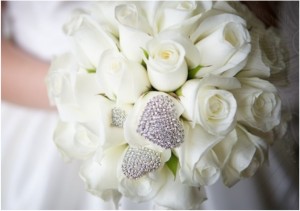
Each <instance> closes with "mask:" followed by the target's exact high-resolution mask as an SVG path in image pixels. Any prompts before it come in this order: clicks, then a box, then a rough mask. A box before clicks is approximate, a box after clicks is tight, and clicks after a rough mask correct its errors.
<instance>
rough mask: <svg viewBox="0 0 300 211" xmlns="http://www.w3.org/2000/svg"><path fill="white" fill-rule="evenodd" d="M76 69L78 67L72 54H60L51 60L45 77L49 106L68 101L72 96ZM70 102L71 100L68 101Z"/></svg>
mask: <svg viewBox="0 0 300 211" xmlns="http://www.w3.org/2000/svg"><path fill="white" fill-rule="evenodd" d="M78 69H79V68H78V65H77V63H76V60H75V58H74V57H73V56H72V54H69V53H66V54H62V55H59V56H56V57H55V58H54V59H53V60H52V62H51V66H50V68H49V71H48V74H47V77H46V85H47V91H48V97H49V99H50V101H51V104H55V102H56V101H57V100H68V99H70V96H72V95H73V94H72V93H73V88H72V87H73V85H74V82H75V80H76V79H75V78H76V74H77V71H78ZM68 96H69V97H68ZM66 98H67V99H66ZM70 101H73V100H72V99H70Z"/></svg>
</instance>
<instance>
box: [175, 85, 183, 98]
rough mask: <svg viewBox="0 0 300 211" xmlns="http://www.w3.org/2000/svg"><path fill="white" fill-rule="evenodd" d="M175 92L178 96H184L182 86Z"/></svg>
mask: <svg viewBox="0 0 300 211" xmlns="http://www.w3.org/2000/svg"><path fill="white" fill-rule="evenodd" d="M175 93H176V95H177V96H178V97H179V96H183V94H182V89H181V87H180V88H179V89H177V90H176V91H175Z"/></svg>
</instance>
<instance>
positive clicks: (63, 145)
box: [53, 121, 100, 161]
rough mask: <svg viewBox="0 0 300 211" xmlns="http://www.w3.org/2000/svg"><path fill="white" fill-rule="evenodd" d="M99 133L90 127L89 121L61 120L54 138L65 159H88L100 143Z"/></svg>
mask: <svg viewBox="0 0 300 211" xmlns="http://www.w3.org/2000/svg"><path fill="white" fill-rule="evenodd" d="M97 135H98V134H96V133H94V132H93V131H92V130H91V129H89V125H88V124H87V123H65V122H62V121H59V122H58V124H57V126H56V129H55V131H54V136H53V140H54V143H55V144H56V147H57V148H58V150H59V151H60V153H61V155H62V156H63V158H64V160H65V161H69V160H70V159H73V158H75V159H87V158H89V157H91V156H92V155H93V154H94V152H95V151H96V149H97V147H98V145H99V144H100V141H99V138H98V136H97Z"/></svg>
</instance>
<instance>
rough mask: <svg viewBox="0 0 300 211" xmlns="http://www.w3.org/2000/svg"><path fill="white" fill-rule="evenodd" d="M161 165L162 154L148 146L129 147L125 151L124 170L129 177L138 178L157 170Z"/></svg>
mask: <svg viewBox="0 0 300 211" xmlns="http://www.w3.org/2000/svg"><path fill="white" fill-rule="evenodd" d="M160 165H161V161H160V154H159V153H158V152H156V151H154V150H152V149H149V148H146V147H139V148H133V147H129V148H128V150H127V152H126V153H125V156H124V159H123V163H122V171H123V173H124V175H125V176H126V177H127V178H129V179H138V178H140V177H142V176H144V175H145V174H147V173H149V172H151V171H155V170H156V169H158V168H159V167H160Z"/></svg>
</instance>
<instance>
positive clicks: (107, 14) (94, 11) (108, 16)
mask: <svg viewBox="0 0 300 211" xmlns="http://www.w3.org/2000/svg"><path fill="white" fill-rule="evenodd" d="M121 3H122V2H116V1H100V2H94V4H93V5H92V7H91V8H90V14H91V16H92V17H93V18H95V20H96V21H97V22H98V23H99V24H100V25H101V27H102V28H103V29H105V31H108V32H110V33H111V34H113V35H114V36H115V37H119V27H118V21H117V20H116V18H115V8H116V6H118V5H119V4H121Z"/></svg>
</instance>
